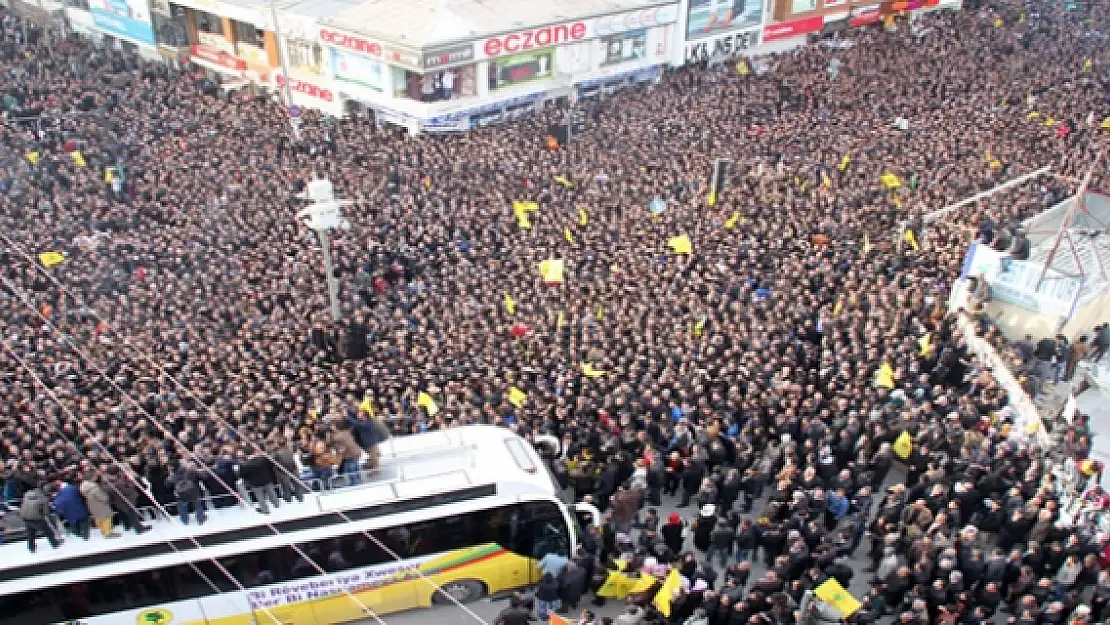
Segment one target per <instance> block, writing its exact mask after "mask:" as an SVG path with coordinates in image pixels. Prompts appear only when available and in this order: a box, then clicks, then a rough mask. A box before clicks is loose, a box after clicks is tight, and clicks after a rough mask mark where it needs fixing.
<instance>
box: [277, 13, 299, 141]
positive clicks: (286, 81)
mask: <svg viewBox="0 0 1110 625" xmlns="http://www.w3.org/2000/svg"><path fill="white" fill-rule="evenodd" d="M270 19H271V20H273V22H274V43H276V44H277V48H278V61H279V62H280V63H281V76H282V85H281V86H282V92H283V93H284V94H285V109H286V112H287V113H288V112H289V111H292V110H293V89H292V88H290V86H289V85H290V79H291V78H290V76H289V63H288V61H287V60H286V58H285V44H284V41H285V38H284V37H282V36H281V24H280V23H279V22H278V14H277V0H270ZM289 126H290V128H292V130H293V138H294V139H296V140H297V141H300V140H301V126H300V120H298V119H296V118H295V117H293V116H292V115H290V116H289Z"/></svg>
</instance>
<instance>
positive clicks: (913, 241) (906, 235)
mask: <svg viewBox="0 0 1110 625" xmlns="http://www.w3.org/2000/svg"><path fill="white" fill-rule="evenodd" d="M902 238H903V239H905V240H906V243H908V244H909V246H910V247H912V248H913V251H915V252H917V251H920V250H921V244H919V243H918V242H917V235H916V234H914V232H913V230H911V229H909V228H906V231H905V232H903V233H902Z"/></svg>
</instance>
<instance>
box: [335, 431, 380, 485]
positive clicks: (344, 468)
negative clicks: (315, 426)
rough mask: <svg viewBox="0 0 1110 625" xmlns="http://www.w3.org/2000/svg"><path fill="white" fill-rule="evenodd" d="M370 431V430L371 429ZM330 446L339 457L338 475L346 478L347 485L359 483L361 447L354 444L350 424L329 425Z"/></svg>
mask: <svg viewBox="0 0 1110 625" xmlns="http://www.w3.org/2000/svg"><path fill="white" fill-rule="evenodd" d="M371 429H372V428H371ZM331 430H332V431H331V446H332V447H333V448H335V452H336V454H338V455H339V474H340V475H345V476H347V481H348V483H349V485H351V486H354V485H356V484H358V483H359V479H358V472H359V468H360V467H359V460H360V459H361V458H362V447H360V446H359V444H358V443H357V442H355V437H354V436H353V435H352V434H351V422H350V421H340V420H338V419H337V420H335V421H332V423H331Z"/></svg>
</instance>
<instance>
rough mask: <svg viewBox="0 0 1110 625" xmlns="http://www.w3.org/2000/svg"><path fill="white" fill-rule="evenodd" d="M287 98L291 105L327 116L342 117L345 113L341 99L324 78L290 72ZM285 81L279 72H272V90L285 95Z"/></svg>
mask: <svg viewBox="0 0 1110 625" xmlns="http://www.w3.org/2000/svg"><path fill="white" fill-rule="evenodd" d="M288 82H289V84H288V87H289V97H290V98H291V99H292V101H293V102H292V103H293V104H294V105H296V106H299V107H301V108H311V109H316V110H319V111H323V112H324V113H327V114H329V115H342V114H343V113H344V112H345V109H344V105H343V98H342V96H341V95H340V93H339V92H338V91H337V89H336V88H335V85H333V84H332V81H331V80H330V79H328V78H326V77H324V76H318V75H312V74H308V75H306V74H297V73H294V72H293V70H290V77H289V81H288ZM285 88H286V79H285V75H284V74H282V72H281V70H277V71H275V72H274V89H277V90H279V91H281V92H282V93H285Z"/></svg>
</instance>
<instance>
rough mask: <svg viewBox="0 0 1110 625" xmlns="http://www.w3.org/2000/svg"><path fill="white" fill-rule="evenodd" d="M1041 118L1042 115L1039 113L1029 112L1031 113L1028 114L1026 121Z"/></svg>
mask: <svg viewBox="0 0 1110 625" xmlns="http://www.w3.org/2000/svg"><path fill="white" fill-rule="evenodd" d="M1040 116H1041V114H1040V113H1038V112H1037V111H1029V113H1028V114H1026V116H1025V119H1037V118H1038V117H1040Z"/></svg>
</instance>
